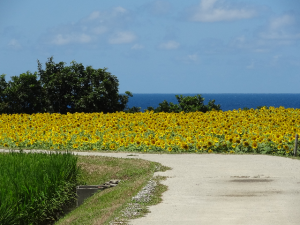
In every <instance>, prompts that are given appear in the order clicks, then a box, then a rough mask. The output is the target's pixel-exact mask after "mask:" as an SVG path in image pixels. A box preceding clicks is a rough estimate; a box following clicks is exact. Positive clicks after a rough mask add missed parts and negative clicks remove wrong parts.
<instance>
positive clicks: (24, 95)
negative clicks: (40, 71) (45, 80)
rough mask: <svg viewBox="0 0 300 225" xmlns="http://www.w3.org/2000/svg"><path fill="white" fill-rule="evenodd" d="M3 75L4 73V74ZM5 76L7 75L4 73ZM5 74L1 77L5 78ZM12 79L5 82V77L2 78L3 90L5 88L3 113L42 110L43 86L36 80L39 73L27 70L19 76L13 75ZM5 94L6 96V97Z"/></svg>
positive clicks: (30, 112) (28, 112) (29, 112)
mask: <svg viewBox="0 0 300 225" xmlns="http://www.w3.org/2000/svg"><path fill="white" fill-rule="evenodd" d="M2 76H3V75H2ZM4 76H5V75H4ZM4 76H3V77H1V78H3V79H4ZM11 78H12V81H9V82H8V84H5V83H4V82H5V79H4V80H1V87H3V88H1V90H3V92H2V93H3V101H2V105H1V111H2V113H8V114H13V113H27V114H32V113H35V112H39V111H41V110H42V101H43V98H42V87H41V85H40V82H39V81H37V80H36V78H37V73H36V72H35V73H34V74H32V73H30V72H29V71H27V72H26V73H22V74H20V76H19V77H17V76H13V77H11ZM4 96H5V97H4Z"/></svg>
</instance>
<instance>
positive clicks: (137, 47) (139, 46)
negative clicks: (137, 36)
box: [131, 44, 144, 50]
mask: <svg viewBox="0 0 300 225" xmlns="http://www.w3.org/2000/svg"><path fill="white" fill-rule="evenodd" d="M143 48H144V46H143V45H141V44H135V45H133V46H132V47H131V49H134V50H139V49H143Z"/></svg>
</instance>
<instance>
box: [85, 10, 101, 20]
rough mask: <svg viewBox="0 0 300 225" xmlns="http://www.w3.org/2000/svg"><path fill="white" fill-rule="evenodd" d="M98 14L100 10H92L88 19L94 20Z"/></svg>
mask: <svg viewBox="0 0 300 225" xmlns="http://www.w3.org/2000/svg"><path fill="white" fill-rule="evenodd" d="M99 16H100V12H99V11H94V12H92V13H91V14H90V15H89V17H88V20H95V19H97V18H99Z"/></svg>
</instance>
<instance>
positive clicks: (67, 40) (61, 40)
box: [51, 34, 92, 45]
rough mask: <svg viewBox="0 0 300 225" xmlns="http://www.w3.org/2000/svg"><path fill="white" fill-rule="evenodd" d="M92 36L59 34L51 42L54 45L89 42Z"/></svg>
mask: <svg viewBox="0 0 300 225" xmlns="http://www.w3.org/2000/svg"><path fill="white" fill-rule="evenodd" d="M91 40H92V38H91V37H90V36H89V35H86V34H71V35H69V34H66V35H62V34H57V35H55V36H54V38H53V39H52V41H51V43H52V44H54V45H66V44H71V43H89V42H90V41H91Z"/></svg>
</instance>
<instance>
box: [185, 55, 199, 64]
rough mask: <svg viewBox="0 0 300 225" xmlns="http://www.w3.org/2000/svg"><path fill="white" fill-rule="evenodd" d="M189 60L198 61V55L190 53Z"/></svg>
mask: <svg viewBox="0 0 300 225" xmlns="http://www.w3.org/2000/svg"><path fill="white" fill-rule="evenodd" d="M187 58H188V60H190V61H194V62H196V61H197V60H198V55H197V54H193V55H188V56H187Z"/></svg>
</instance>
